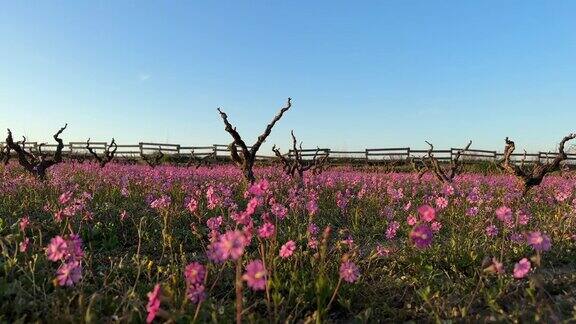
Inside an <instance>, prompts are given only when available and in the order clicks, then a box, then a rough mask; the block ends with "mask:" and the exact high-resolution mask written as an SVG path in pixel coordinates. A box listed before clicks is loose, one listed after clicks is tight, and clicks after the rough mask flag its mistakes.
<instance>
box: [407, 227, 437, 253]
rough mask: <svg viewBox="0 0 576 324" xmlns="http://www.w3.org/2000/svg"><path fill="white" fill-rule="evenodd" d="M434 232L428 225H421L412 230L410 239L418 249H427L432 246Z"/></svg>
mask: <svg viewBox="0 0 576 324" xmlns="http://www.w3.org/2000/svg"><path fill="white" fill-rule="evenodd" d="M432 236H433V234H432V230H431V229H430V227H428V225H425V224H421V225H418V226H416V227H414V228H413V229H412V231H411V232H410V239H411V240H412V243H414V245H415V246H416V247H417V248H420V249H423V248H427V247H429V246H430V245H431V244H432Z"/></svg>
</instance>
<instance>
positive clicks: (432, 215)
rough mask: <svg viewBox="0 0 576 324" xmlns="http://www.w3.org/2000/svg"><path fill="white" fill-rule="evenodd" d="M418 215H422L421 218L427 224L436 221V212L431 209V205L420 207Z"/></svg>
mask: <svg viewBox="0 0 576 324" xmlns="http://www.w3.org/2000/svg"><path fill="white" fill-rule="evenodd" d="M418 214H420V218H421V219H422V220H423V221H425V222H428V223H430V222H432V221H433V220H434V219H436V210H434V208H432V207H430V206H429V205H422V206H420V207H418Z"/></svg>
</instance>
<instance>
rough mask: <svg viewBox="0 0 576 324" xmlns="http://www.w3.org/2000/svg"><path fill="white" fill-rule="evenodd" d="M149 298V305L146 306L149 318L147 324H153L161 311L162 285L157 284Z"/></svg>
mask: <svg viewBox="0 0 576 324" xmlns="http://www.w3.org/2000/svg"><path fill="white" fill-rule="evenodd" d="M147 296H148V305H146V311H147V312H148V316H147V317H146V323H152V321H153V320H154V318H155V317H156V314H157V313H158V311H159V310H160V284H156V285H155V286H154V289H153V290H152V291H151V292H149V293H148V295H147Z"/></svg>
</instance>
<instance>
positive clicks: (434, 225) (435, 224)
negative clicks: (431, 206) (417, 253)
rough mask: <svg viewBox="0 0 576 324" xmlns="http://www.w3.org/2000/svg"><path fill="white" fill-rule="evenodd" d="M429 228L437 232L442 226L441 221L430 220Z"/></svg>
mask: <svg viewBox="0 0 576 324" xmlns="http://www.w3.org/2000/svg"><path fill="white" fill-rule="evenodd" d="M430 228H431V229H432V231H433V232H438V231H440V229H441V228H442V223H440V222H432V224H430Z"/></svg>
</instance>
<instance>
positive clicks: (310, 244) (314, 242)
mask: <svg viewBox="0 0 576 324" xmlns="http://www.w3.org/2000/svg"><path fill="white" fill-rule="evenodd" d="M575 237H576V235H575ZM308 247H309V248H311V249H317V248H318V240H317V239H316V238H314V237H312V238H310V239H309V240H308Z"/></svg>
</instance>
